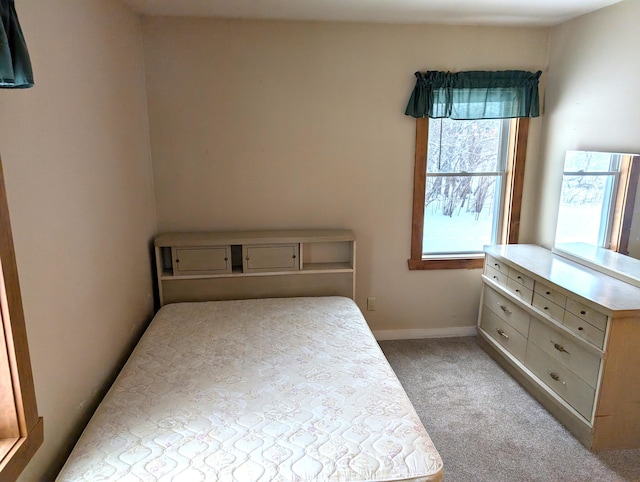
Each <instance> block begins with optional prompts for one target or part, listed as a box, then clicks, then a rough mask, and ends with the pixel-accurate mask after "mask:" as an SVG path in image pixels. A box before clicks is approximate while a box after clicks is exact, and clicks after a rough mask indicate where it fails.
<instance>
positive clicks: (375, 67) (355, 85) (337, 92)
mask: <svg viewBox="0 0 640 482" xmlns="http://www.w3.org/2000/svg"><path fill="white" fill-rule="evenodd" d="M143 32H144V39H145V65H146V73H147V91H148V96H149V117H150V128H151V143H152V158H153V168H154V180H155V187H156V200H157V210H158V225H159V230H160V231H172V230H216V229H218V230H225V229H270V228H274V229H275V228H322V227H327V228H328V227H335V228H353V229H354V230H355V232H356V235H357V237H358V276H357V301H358V303H359V305H360V306H361V307H362V308H363V309H364V308H365V306H366V302H365V300H366V297H367V296H375V297H377V311H375V312H365V315H366V317H367V320H368V321H369V323H370V325H371V327H372V328H373V329H374V330H398V329H413V330H431V329H449V328H456V327H468V326H472V325H474V324H475V321H476V317H477V309H478V301H479V295H480V271H479V270H448V271H431V272H427V271H424V272H415V271H414V272H410V271H409V270H408V268H407V259H408V258H409V254H410V237H411V206H412V187H413V162H414V140H415V121H414V120H413V119H412V118H409V117H406V116H405V115H404V109H405V107H406V103H407V100H408V98H409V95H410V93H411V89H412V88H413V85H414V80H415V79H414V76H413V73H414V72H415V71H416V70H422V71H424V70H426V69H431V70H452V71H459V70H474V69H482V70H500V69H526V70H533V71H536V70H538V69H542V70H544V69H545V67H546V59H547V43H548V29H542V28H536V29H524V28H481V27H453V26H446V27H444V26H415V25H413V26H400V25H373V24H339V23H310V22H308V23H304V22H289V23H287V22H270V21H237V20H211V19H178V18H145V19H144V20H143ZM540 122H541V121H540V120H539V119H538V120H533V121H532V123H531V124H532V126H531V136H530V143H529V152H528V157H529V161H528V167H527V178H526V179H527V181H526V183H527V185H526V186H525V199H524V208H523V219H522V239H524V240H526V239H527V238H528V237H529V236H530V232H529V225H530V222H531V213H532V210H533V203H534V199H533V198H532V197H531V194H532V193H533V191H532V189H531V187H532V186H533V185H534V184H532V183H533V179H535V176H536V172H535V171H536V166H537V159H536V158H537V146H538V140H539V138H538V132H539V124H540ZM413 333H414V334H415V333H416V332H413Z"/></svg>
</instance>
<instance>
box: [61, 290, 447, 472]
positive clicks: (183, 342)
mask: <svg viewBox="0 0 640 482" xmlns="http://www.w3.org/2000/svg"><path fill="white" fill-rule="evenodd" d="M441 476H442V461H441V459H440V456H439V455H438V453H437V451H436V449H435V448H434V446H433V443H432V442H431V439H430V438H429V436H428V435H427V432H426V431H425V429H424V427H423V425H422V423H421V422H420V420H419V419H418V417H417V415H416V413H415V411H414V409H413V407H412V405H411V403H410V401H409V399H408V398H407V396H406V394H405V392H404V390H403V389H402V387H401V385H400V383H399V382H398V379H397V378H396V376H395V374H394V373H393V371H392V370H391V367H390V366H389V364H388V362H387V361H386V359H385V358H384V355H383V354H382V352H381V351H380V348H379V347H378V345H377V343H376V341H375V339H374V338H373V335H372V334H371V331H370V330H369V328H368V327H367V325H366V322H365V321H364V318H363V317H362V314H361V313H360V311H359V309H358V307H357V306H356V305H355V303H354V302H353V301H352V300H350V299H347V298H336V297H330V298H291V299H264V300H245V301H219V302H203V303H180V304H173V305H167V306H165V307H163V308H162V309H161V310H160V311H159V312H158V314H157V315H156V317H155V319H154V321H153V322H152V323H151V325H150V326H149V328H148V329H147V331H146V333H145V335H144V336H143V338H142V340H141V341H140V343H139V344H138V346H137V347H136V349H135V351H134V354H133V355H132V357H131V358H130V359H129V361H128V362H127V364H126V366H125V367H124V369H123V370H122V372H121V373H120V375H119V377H118V379H117V381H116V383H115V384H114V386H113V387H112V388H111V390H110V391H109V393H108V394H107V396H106V397H105V399H104V400H103V401H102V403H101V405H100V406H99V408H98V410H97V411H96V413H95V415H94V416H93V418H92V420H91V422H90V424H89V426H88V427H87V428H86V430H85V431H84V433H83V434H82V437H81V438H80V440H79V442H78V444H77V445H76V447H75V449H74V451H73V453H72V454H71V456H70V457H69V459H68V461H67V463H66V465H65V467H64V468H63V470H62V472H61V473H60V475H59V477H58V479H57V480H59V481H77V480H82V481H84V480H86V481H99V480H122V481H156V480H173V481H189V482H194V481H200V480H202V481H204V480H206V481H240V482H254V481H325V480H326V481H374V480H379V481H387V480H405V479H408V480H412V481H432V480H440V479H441Z"/></svg>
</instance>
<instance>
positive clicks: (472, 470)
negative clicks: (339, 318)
mask: <svg viewBox="0 0 640 482" xmlns="http://www.w3.org/2000/svg"><path fill="white" fill-rule="evenodd" d="M380 346H381V348H382V350H383V351H384V353H385V355H386V356H387V359H388V360H389V363H390V364H391V366H392V367H393V369H394V371H395V372H396V374H397V376H398V378H399V379H400V381H401V383H402V385H403V386H404V388H405V390H406V392H407V394H408V395H409V398H410V399H411V401H412V402H413V405H414V407H415V409H416V411H417V412H418V415H419V416H420V418H421V419H422V422H423V423H424V426H425V427H426V429H427V431H428V432H429V435H430V436H431V438H432V439H433V441H434V443H435V445H436V447H437V448H438V451H439V452H440V456H441V457H442V460H443V461H444V468H445V481H447V482H467V481H469V482H485V481H486V482H489V481H491V482H494V481H522V482H526V481H558V482H559V481H563V482H564V481H567V482H588V481H598V482H609V481H616V482H617V481H640V449H634V450H615V451H607V452H601V453H598V454H593V453H591V452H589V451H588V450H587V449H585V448H584V446H583V445H581V444H580V442H578V441H577V440H576V439H575V438H574V437H573V436H572V435H571V434H570V433H569V432H568V431H567V430H566V429H565V428H564V427H563V426H562V425H560V423H559V422H557V421H556V419H555V418H553V416H552V415H550V414H549V413H548V412H547V411H546V410H545V409H544V408H543V407H542V406H541V405H540V404H539V403H538V402H537V401H536V400H535V399H533V398H532V397H531V396H530V395H529V394H528V393H527V392H526V390H524V389H523V388H522V387H521V386H520V385H519V384H518V383H517V382H516V381H515V380H514V379H513V378H511V376H510V375H508V374H507V373H506V372H505V371H504V370H503V369H502V368H501V367H500V366H499V365H498V364H497V363H496V362H495V361H494V360H492V359H491V358H490V357H489V355H487V354H486V353H485V352H484V351H483V350H482V349H481V348H480V347H479V346H478V345H477V343H476V338H475V337H464V338H438V339H426V340H394V341H381V342H380Z"/></svg>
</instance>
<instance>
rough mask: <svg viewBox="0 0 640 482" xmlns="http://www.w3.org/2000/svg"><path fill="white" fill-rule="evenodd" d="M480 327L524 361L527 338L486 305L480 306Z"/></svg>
mask: <svg viewBox="0 0 640 482" xmlns="http://www.w3.org/2000/svg"><path fill="white" fill-rule="evenodd" d="M480 328H482V329H483V330H484V331H485V332H486V333H487V334H488V335H489V336H490V337H491V338H493V339H494V340H496V341H497V342H498V343H499V344H500V345H502V346H503V347H505V348H506V349H507V351H508V352H509V353H511V354H512V355H513V356H515V357H516V358H517V359H518V360H520V361H521V362H524V356H525V352H526V348H527V339H526V338H525V337H524V336H522V335H521V334H520V333H518V331H517V330H516V329H515V328H513V327H512V326H511V325H510V324H509V323H507V322H506V321H504V320H503V319H501V318H500V317H499V316H498V315H496V314H495V313H494V312H493V311H491V310H490V309H489V308H487V307H486V306H484V307H483V308H482V318H481V321H480Z"/></svg>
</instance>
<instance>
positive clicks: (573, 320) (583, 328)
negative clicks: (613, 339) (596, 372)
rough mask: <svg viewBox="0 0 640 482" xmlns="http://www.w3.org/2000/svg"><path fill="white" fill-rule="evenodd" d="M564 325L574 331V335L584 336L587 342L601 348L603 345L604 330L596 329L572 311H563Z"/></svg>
mask: <svg viewBox="0 0 640 482" xmlns="http://www.w3.org/2000/svg"><path fill="white" fill-rule="evenodd" d="M564 325H565V326H566V327H567V328H569V329H570V330H571V331H573V332H575V334H576V335H578V336H579V337H581V338H584V339H585V340H587V341H588V342H589V343H593V344H594V345H595V346H597V347H598V348H600V349H602V348H603V347H604V331H602V330H598V329H597V328H596V327H595V326H592V325H590V324H589V323H587V322H586V321H584V320H583V319H581V318H578V317H577V316H576V315H574V314H573V313H569V312H568V311H567V312H565V314H564Z"/></svg>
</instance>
